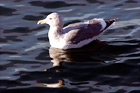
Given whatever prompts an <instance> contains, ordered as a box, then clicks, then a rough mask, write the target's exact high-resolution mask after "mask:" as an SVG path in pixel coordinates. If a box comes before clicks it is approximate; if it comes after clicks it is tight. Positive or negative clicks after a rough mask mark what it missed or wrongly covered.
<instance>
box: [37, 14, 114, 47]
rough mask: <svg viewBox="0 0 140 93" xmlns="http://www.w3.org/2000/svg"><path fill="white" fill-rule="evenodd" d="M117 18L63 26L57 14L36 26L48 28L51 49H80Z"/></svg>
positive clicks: (95, 19)
mask: <svg viewBox="0 0 140 93" xmlns="http://www.w3.org/2000/svg"><path fill="white" fill-rule="evenodd" d="M116 20H117V18H115V19H110V20H104V19H101V18H94V19H91V20H88V21H86V22H78V23H74V24H69V25H68V26H66V27H63V26H64V22H63V18H62V16H61V15H60V14H58V13H55V12H54V13H51V14H49V15H48V16H47V17H46V18H45V19H43V20H39V21H38V23H37V24H48V25H49V26H50V29H49V32H48V37H49V42H50V45H51V47H53V48H59V49H64V50H65V49H72V48H81V47H83V46H85V45H87V44H89V43H90V42H92V41H93V40H96V39H97V37H98V36H99V35H100V34H101V33H103V32H104V31H105V30H106V29H108V28H109V27H110V26H112V25H113V24H114V23H115V21H116Z"/></svg>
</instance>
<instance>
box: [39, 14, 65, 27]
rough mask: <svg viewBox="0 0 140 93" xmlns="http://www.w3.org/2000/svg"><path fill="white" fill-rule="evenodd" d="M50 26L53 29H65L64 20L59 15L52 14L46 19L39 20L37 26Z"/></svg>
mask: <svg viewBox="0 0 140 93" xmlns="http://www.w3.org/2000/svg"><path fill="white" fill-rule="evenodd" d="M45 23H46V24H49V25H50V26H52V27H61V28H62V27H63V19H62V17H61V16H60V15H59V14H58V13H51V14H49V15H48V16H47V17H46V18H45V19H43V20H39V21H38V23H37V24H45Z"/></svg>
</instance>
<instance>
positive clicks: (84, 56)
mask: <svg viewBox="0 0 140 93" xmlns="http://www.w3.org/2000/svg"><path fill="white" fill-rule="evenodd" d="M139 11H140V1H139V0H104V1H103V0H76V1H75V0H1V1H0V42H1V43H0V51H1V55H0V93H12V92H13V93H17V92H20V93H28V92H34V93H66V92H68V93H110V92H115V93H139V92H140V12H139ZM52 12H58V13H60V14H61V15H62V16H63V17H64V23H65V25H68V24H70V23H75V22H82V21H86V20H90V19H92V18H104V19H111V18H119V20H118V21H117V22H116V25H115V26H113V27H112V28H110V29H109V30H107V31H106V32H105V33H104V34H102V35H101V36H100V37H98V40H96V41H94V42H92V43H91V44H90V45H89V46H86V47H84V48H82V49H73V50H68V51H63V50H59V49H54V48H50V44H49V40H48V36H47V33H48V29H49V26H47V25H37V21H38V20H40V19H43V18H45V17H46V16H47V15H48V14H49V13H52Z"/></svg>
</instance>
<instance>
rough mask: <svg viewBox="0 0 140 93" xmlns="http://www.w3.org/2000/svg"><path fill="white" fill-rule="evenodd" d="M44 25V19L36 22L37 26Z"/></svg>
mask: <svg viewBox="0 0 140 93" xmlns="http://www.w3.org/2000/svg"><path fill="white" fill-rule="evenodd" d="M45 23H46V20H45V19H44V20H39V21H38V22H37V24H45Z"/></svg>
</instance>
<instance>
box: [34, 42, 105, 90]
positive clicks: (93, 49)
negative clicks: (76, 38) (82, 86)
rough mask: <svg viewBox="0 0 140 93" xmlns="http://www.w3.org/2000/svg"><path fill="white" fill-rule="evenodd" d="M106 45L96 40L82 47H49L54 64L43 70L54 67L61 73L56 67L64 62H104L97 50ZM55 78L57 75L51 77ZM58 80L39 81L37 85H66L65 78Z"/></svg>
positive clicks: (54, 86) (53, 86) (57, 86)
mask: <svg viewBox="0 0 140 93" xmlns="http://www.w3.org/2000/svg"><path fill="white" fill-rule="evenodd" d="M105 45H106V43H105V42H101V41H98V40H96V41H94V42H92V43H90V44H89V45H87V46H85V47H83V48H80V49H70V50H62V49H56V48H52V47H51V48H50V49H49V55H50V57H51V58H52V60H51V62H52V63H53V65H52V66H51V67H49V68H46V69H44V70H43V71H50V70H51V69H53V72H54V73H61V70H60V69H55V70H54V68H55V67H61V66H62V63H63V62H87V61H92V62H94V61H95V62H103V60H101V59H98V58H97V56H99V55H98V54H97V52H99V50H101V49H102V48H103V47H104V46H105ZM54 73H53V74H54ZM54 76H55V75H54ZM53 78H55V79H56V78H57V77H51V79H53ZM57 81H58V82H57V83H38V84H37V85H38V86H44V87H51V88H59V87H62V86H64V82H65V81H64V79H63V78H62V79H61V80H57Z"/></svg>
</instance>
